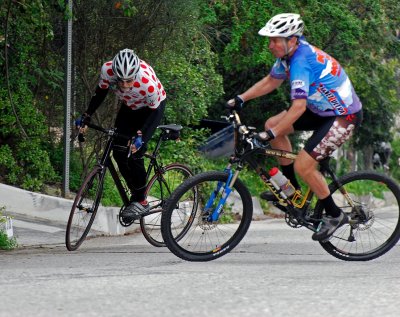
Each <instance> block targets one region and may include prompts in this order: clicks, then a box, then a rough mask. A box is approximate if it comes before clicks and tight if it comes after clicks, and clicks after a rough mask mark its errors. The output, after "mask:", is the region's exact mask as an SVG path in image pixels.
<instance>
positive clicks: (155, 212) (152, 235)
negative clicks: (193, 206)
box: [140, 163, 193, 247]
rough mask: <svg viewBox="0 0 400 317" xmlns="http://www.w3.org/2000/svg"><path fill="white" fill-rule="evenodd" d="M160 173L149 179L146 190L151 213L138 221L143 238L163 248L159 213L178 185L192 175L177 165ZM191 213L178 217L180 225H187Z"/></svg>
mask: <svg viewBox="0 0 400 317" xmlns="http://www.w3.org/2000/svg"><path fill="white" fill-rule="evenodd" d="M160 172H161V173H156V174H155V175H154V176H153V177H152V178H151V179H150V181H149V183H148V185H147V189H146V196H147V201H148V202H149V204H150V209H151V213H150V214H149V215H148V216H146V217H143V218H141V219H140V228H141V230H142V233H143V236H144V237H145V238H146V240H147V241H148V242H149V243H150V244H152V245H154V246H156V247H164V246H165V243H164V240H163V238H162V235H161V211H162V210H163V208H164V205H165V202H166V200H167V199H168V198H169V197H170V196H171V194H172V192H173V191H174V190H175V189H176V188H177V187H178V186H179V185H180V184H182V183H183V182H184V181H185V180H186V179H187V178H189V177H190V176H192V175H193V173H192V171H191V170H190V169H189V168H188V167H186V166H185V165H182V164H178V163H174V164H170V165H167V166H165V167H163V168H162V170H161V171H160ZM191 213H192V211H190V210H186V213H182V214H181V215H180V216H181V219H182V223H185V224H186V225H189V222H188V221H187V218H189V217H190V216H191Z"/></svg>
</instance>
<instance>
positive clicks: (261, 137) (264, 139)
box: [254, 130, 275, 142]
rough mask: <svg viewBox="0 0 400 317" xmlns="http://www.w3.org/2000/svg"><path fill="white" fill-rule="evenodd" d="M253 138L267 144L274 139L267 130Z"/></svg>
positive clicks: (270, 131)
mask: <svg viewBox="0 0 400 317" xmlns="http://www.w3.org/2000/svg"><path fill="white" fill-rule="evenodd" d="M254 138H255V139H256V140H258V141H261V142H268V141H271V140H273V139H275V134H274V132H273V131H272V130H267V131H263V132H260V133H257V134H256V135H255V137H254Z"/></svg>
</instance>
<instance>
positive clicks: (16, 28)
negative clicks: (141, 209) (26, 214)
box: [0, 0, 400, 202]
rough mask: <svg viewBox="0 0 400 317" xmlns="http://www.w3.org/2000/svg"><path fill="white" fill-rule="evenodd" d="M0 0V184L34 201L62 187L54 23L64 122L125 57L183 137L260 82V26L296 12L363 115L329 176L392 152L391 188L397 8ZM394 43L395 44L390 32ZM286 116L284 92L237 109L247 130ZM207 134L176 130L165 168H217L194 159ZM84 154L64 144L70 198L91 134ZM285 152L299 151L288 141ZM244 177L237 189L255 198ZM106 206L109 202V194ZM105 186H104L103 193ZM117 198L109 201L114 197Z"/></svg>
mask: <svg viewBox="0 0 400 317" xmlns="http://www.w3.org/2000/svg"><path fill="white" fill-rule="evenodd" d="M73 4H74V8H73V12H72V13H71V12H68V10H67V8H66V5H65V2H64V1H50V0H30V1H27V0H21V1H13V0H5V1H3V2H2V4H1V5H0V21H1V30H0V45H1V46H2V48H3V49H2V50H1V51H0V69H1V70H2V74H4V76H3V78H4V80H2V81H1V82H0V181H1V182H5V183H8V184H12V185H16V186H20V187H22V188H25V189H29V190H35V191H39V190H42V189H43V187H44V185H46V184H47V185H48V184H50V185H55V186H60V181H61V177H62V164H63V159H62V153H63V151H62V146H63V144H62V142H61V137H62V127H63V120H64V118H63V96H64V94H63V76H64V74H63V67H64V62H63V53H64V51H63V50H64V46H65V38H64V36H65V34H64V24H65V21H66V20H67V18H69V17H72V19H73V23H74V24H73V30H74V34H73V74H74V82H73V87H74V93H73V96H74V100H73V104H74V109H73V118H69V119H70V120H71V121H72V120H73V119H74V118H75V117H77V116H79V115H80V114H81V113H82V112H83V111H84V110H85V109H86V107H87V105H88V103H89V100H90V98H91V96H92V93H93V91H94V88H95V86H96V85H97V81H98V76H99V71H100V67H101V65H102V64H103V63H104V62H105V61H107V60H110V59H111V58H112V57H113V56H114V55H115V53H116V52H117V51H118V50H120V49H122V48H125V47H129V48H133V49H134V50H135V51H136V52H137V53H138V55H139V56H140V57H141V58H142V59H144V60H146V61H147V62H148V63H149V64H151V65H152V66H153V68H154V69H155V71H156V73H157V75H158V77H159V78H160V79H161V81H162V83H163V85H164V86H165V89H166V91H167V95H168V106H167V110H166V119H165V120H166V123H172V122H174V123H178V124H182V125H185V126H186V127H187V126H194V125H196V124H198V123H199V121H200V120H201V119H202V118H211V119H219V117H220V115H221V113H222V110H221V109H222V106H223V104H224V102H225V100H226V99H228V98H230V97H232V96H234V95H235V94H238V93H241V92H243V91H244V90H245V89H247V88H249V87H250V86H251V85H253V84H254V83H255V82H257V81H258V80H260V79H261V78H262V77H264V76H265V75H266V74H267V73H268V72H269V69H270V67H271V65H272V63H273V61H274V57H273V56H272V55H271V54H270V53H269V51H268V49H267V40H266V39H265V38H263V37H260V36H258V35H257V32H258V30H259V29H260V28H261V27H262V26H263V25H265V23H266V22H267V21H268V20H269V18H270V17H271V16H273V15H274V14H277V13H281V12H298V13H300V14H301V15H302V17H303V18H304V20H305V23H306V30H305V35H306V37H307V39H308V40H309V41H310V42H311V43H313V44H314V45H316V46H318V47H320V48H321V49H323V50H325V51H326V52H327V53H329V54H331V55H333V56H335V58H337V59H338V60H339V61H340V63H341V64H342V65H343V66H344V68H345V69H346V71H347V73H348V74H349V76H350V78H351V80H352V82H353V84H354V86H355V89H356V91H357V93H358V94H359V96H360V97H361V99H362V102H363V105H364V124H363V126H362V127H361V129H360V130H359V132H358V134H357V136H356V137H355V138H353V142H352V143H351V144H349V145H347V146H346V151H345V153H346V155H345V156H344V157H343V158H342V161H343V162H342V164H341V165H340V167H341V168H342V169H344V168H352V165H350V164H348V162H349V161H351V157H355V153H359V155H358V156H359V157H361V158H362V166H361V168H365V167H367V168H368V167H371V166H372V165H371V160H372V152H373V150H374V147H375V146H376V144H378V143H379V142H381V141H386V142H388V141H390V142H391V141H393V142H392V144H393V149H394V152H393V155H392V162H391V165H392V166H393V168H392V171H393V174H394V175H395V176H397V177H399V176H400V172H398V171H397V169H398V164H397V157H398V155H400V153H399V151H398V146H397V143H398V142H399V141H398V140H397V139H396V138H395V137H394V136H395V133H394V132H395V131H394V128H393V127H394V122H395V117H396V115H397V114H398V111H399V107H400V101H399V100H400V99H399V85H398V80H399V77H400V72H399V63H400V60H399V51H400V41H399V34H398V32H399V30H398V29H396V28H398V26H399V20H400V18H399V17H400V15H399V12H400V3H399V2H398V1H396V0H384V1H376V0H352V1H350V0H344V1H341V2H340V3H339V2H337V1H332V0H327V1H324V3H323V5H322V4H321V2H320V1H317V0H302V1H300V0H295V1H272V0H260V1H252V0H230V1H227V0H174V1H172V0H163V1H156V0H139V1H133V0H113V1H108V0H85V1H83V0H76V1H74V3H73ZM396 32H397V33H396ZM289 105H290V100H289V99H288V86H284V87H282V88H281V89H279V90H278V91H276V92H274V93H272V94H270V95H268V96H264V97H261V98H258V99H256V100H253V101H251V102H249V103H248V105H247V106H246V108H245V110H244V111H243V116H244V119H243V121H244V122H246V123H249V124H251V125H254V126H256V127H258V128H261V127H262V126H263V123H264V121H265V119H266V118H267V117H268V116H270V115H273V114H276V113H277V112H279V111H281V110H283V109H285V108H287V107H288V106H289ZM118 106H119V105H118V103H117V101H116V99H115V97H114V96H112V94H110V95H109V96H108V97H107V99H106V101H105V102H104V104H103V105H102V107H100V108H99V109H98V111H97V113H96V116H95V119H94V120H95V122H97V123H101V125H103V126H105V127H109V126H112V124H113V122H114V120H115V116H116V113H117V109H118ZM206 136H207V131H201V130H192V129H190V128H185V130H184V135H183V137H182V142H180V143H170V144H166V145H165V147H164V148H163V152H162V154H163V157H164V159H165V160H166V161H171V162H172V161H180V162H182V163H186V164H188V165H190V166H191V167H192V168H193V169H194V170H195V172H199V171H201V170H208V169H221V168H223V166H224V165H225V161H224V160H221V161H208V160H205V159H204V158H203V157H202V156H200V155H199V153H198V152H197V148H198V146H199V145H200V144H201V143H202V142H203V141H204V139H205V138H206ZM87 140H88V141H87V143H86V144H85V145H84V146H79V145H77V144H73V146H72V149H73V152H72V153H71V179H70V184H71V190H76V189H77V188H78V187H79V185H80V182H81V179H82V177H83V176H84V175H85V174H86V173H87V170H88V168H90V166H92V165H93V164H94V162H95V161H96V157H97V156H98V155H99V153H101V150H102V142H103V141H104V139H103V138H102V137H100V136H98V135H96V134H94V133H91V134H90V135H89V136H88V138H87ZM293 141H294V142H295V143H296V144H298V143H299V136H295V137H294V138H293ZM253 174H254V173H253V172H249V173H247V172H246V171H245V172H244V173H243V176H242V178H245V182H246V183H247V184H248V185H250V186H251V187H252V191H253V192H259V191H261V190H262V184H260V183H259V182H258V179H257V176H255V175H253ZM109 185H110V186H108V185H107V184H106V188H107V190H106V192H107V194H106V195H110V202H113V201H115V199H114V198H115V197H114V196H115V193H113V189H112V187H113V186H112V183H110V184H109ZM108 187H110V188H109V189H108ZM116 199H117V198H116Z"/></svg>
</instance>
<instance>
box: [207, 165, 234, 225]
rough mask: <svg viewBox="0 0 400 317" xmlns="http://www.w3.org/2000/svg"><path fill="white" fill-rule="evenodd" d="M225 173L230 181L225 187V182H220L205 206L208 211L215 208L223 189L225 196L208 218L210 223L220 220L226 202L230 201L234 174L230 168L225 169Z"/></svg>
mask: <svg viewBox="0 0 400 317" xmlns="http://www.w3.org/2000/svg"><path fill="white" fill-rule="evenodd" d="M224 172H226V173H227V176H228V179H227V181H226V182H225V185H224V182H222V181H219V182H218V184H217V187H216V188H215V189H214V190H213V192H212V193H211V196H210V198H209V199H208V201H207V204H206V205H205V208H204V210H205V211H207V210H209V209H210V208H211V207H212V206H213V204H214V200H215V198H216V197H217V195H218V193H219V192H220V191H221V188H222V190H223V192H224V194H223V195H222V197H221V198H220V200H219V202H218V205H217V206H216V207H215V209H214V210H213V212H212V213H211V214H210V215H208V217H207V221H210V222H214V221H217V220H218V218H219V215H220V213H221V211H222V207H223V206H224V205H225V202H226V200H227V199H228V197H229V194H230V193H231V192H232V186H233V184H231V181H232V179H233V176H234V173H233V172H232V169H231V168H230V166H229V167H227V168H225V170H224ZM237 173H238V172H237Z"/></svg>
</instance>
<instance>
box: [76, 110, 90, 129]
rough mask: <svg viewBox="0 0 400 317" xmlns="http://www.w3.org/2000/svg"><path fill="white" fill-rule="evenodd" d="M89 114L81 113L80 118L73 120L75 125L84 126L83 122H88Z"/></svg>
mask: <svg viewBox="0 0 400 317" xmlns="http://www.w3.org/2000/svg"><path fill="white" fill-rule="evenodd" d="M90 120H91V118H90V116H89V115H88V114H87V113H84V114H83V115H81V116H80V118H78V119H76V120H75V126H76V127H77V128H84V127H85V123H90Z"/></svg>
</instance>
